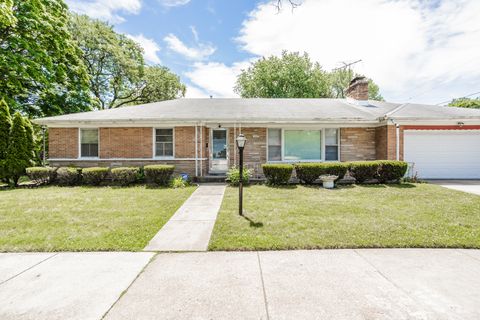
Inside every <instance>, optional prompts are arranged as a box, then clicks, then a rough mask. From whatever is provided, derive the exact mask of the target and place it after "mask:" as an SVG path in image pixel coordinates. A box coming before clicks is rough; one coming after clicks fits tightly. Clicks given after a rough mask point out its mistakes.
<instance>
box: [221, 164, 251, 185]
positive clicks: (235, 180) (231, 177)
mask: <svg viewBox="0 0 480 320" xmlns="http://www.w3.org/2000/svg"><path fill="white" fill-rule="evenodd" d="M251 176H252V171H251V170H250V169H247V168H243V180H242V181H243V184H249V183H250V177H251ZM227 180H228V183H229V184H230V185H232V186H238V185H239V184H240V169H239V168H237V167H232V168H230V170H228V172H227Z"/></svg>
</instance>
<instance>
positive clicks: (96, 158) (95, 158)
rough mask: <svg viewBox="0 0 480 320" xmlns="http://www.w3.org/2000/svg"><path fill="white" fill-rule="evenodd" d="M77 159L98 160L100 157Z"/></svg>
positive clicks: (81, 158)
mask: <svg viewBox="0 0 480 320" xmlns="http://www.w3.org/2000/svg"><path fill="white" fill-rule="evenodd" d="M77 160H100V157H80V158H77Z"/></svg>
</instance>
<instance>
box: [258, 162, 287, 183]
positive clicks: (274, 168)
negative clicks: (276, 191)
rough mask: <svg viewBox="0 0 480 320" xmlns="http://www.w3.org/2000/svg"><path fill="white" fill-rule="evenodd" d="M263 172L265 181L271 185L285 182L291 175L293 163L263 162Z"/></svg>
mask: <svg viewBox="0 0 480 320" xmlns="http://www.w3.org/2000/svg"><path fill="white" fill-rule="evenodd" d="M262 169H263V174H264V175H265V178H267V183H268V184H272V185H280V184H287V183H288V181H290V177H291V176H292V171H293V165H291V164H263V165H262Z"/></svg>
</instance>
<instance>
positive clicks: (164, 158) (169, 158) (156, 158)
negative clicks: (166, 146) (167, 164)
mask: <svg viewBox="0 0 480 320" xmlns="http://www.w3.org/2000/svg"><path fill="white" fill-rule="evenodd" d="M152 159H153V160H175V157H153V158H152Z"/></svg>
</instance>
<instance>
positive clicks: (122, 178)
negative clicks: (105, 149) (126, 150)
mask: <svg viewBox="0 0 480 320" xmlns="http://www.w3.org/2000/svg"><path fill="white" fill-rule="evenodd" d="M110 173H111V175H112V180H113V182H116V183H118V184H120V185H122V186H128V185H129V184H132V183H135V182H136V181H137V179H138V176H139V174H140V168H138V167H119V168H113V169H112V170H111V171H110Z"/></svg>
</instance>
